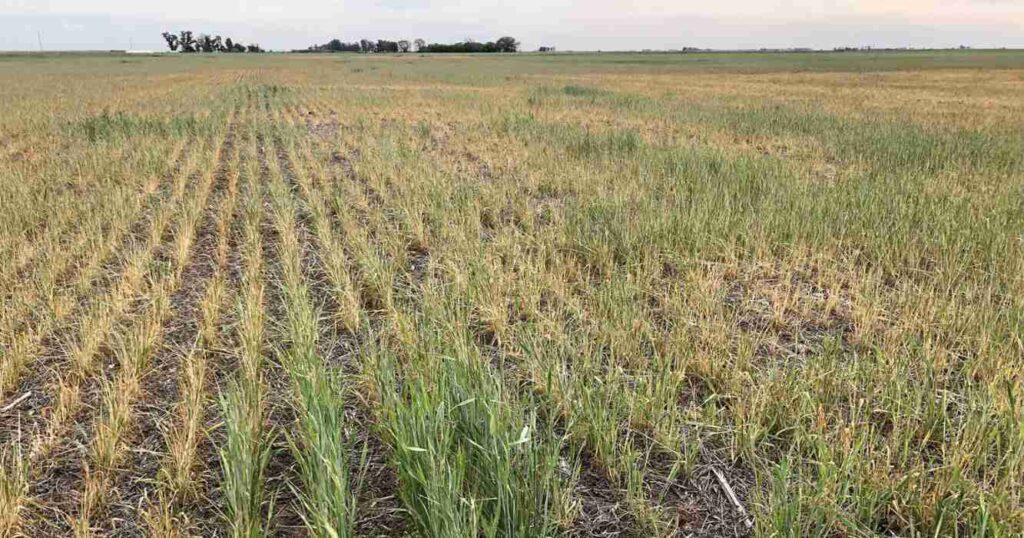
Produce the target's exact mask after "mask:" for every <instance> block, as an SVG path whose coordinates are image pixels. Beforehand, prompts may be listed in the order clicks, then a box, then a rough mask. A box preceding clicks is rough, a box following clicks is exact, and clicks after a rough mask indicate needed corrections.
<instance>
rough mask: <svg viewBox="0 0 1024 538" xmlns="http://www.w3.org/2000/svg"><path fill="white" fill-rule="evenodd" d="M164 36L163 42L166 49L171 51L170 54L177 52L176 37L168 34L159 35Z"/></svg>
mask: <svg viewBox="0 0 1024 538" xmlns="http://www.w3.org/2000/svg"><path fill="white" fill-rule="evenodd" d="M160 35H162V36H164V41H166V42H167V48H169V49H171V52H176V51H177V50H178V36H177V35H175V34H172V33H170V32H164V33H162V34H160Z"/></svg>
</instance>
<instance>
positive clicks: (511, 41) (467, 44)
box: [295, 37, 519, 53]
mask: <svg viewBox="0 0 1024 538" xmlns="http://www.w3.org/2000/svg"><path fill="white" fill-rule="evenodd" d="M518 51H519V42H518V41H516V39H515V38H514V37H502V38H501V39H499V40H497V41H489V42H487V43H479V42H476V41H473V40H472V39H467V40H466V41H463V42H461V43H454V44H440V43H431V44H429V45H428V44H427V42H426V41H424V40H422V39H417V40H415V41H411V42H410V41H407V40H404V39H402V40H399V41H389V40H387V39H378V40H376V41H373V40H370V39H361V40H359V41H353V42H352V43H345V42H344V41H341V40H340V39H332V40H330V41H328V42H327V43H324V44H323V45H313V46H311V47H309V48H308V49H306V50H300V51H295V52H363V53H388V52H391V53H405V52H468V53H471V52H518Z"/></svg>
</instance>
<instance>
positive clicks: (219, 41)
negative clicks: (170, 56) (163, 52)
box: [161, 30, 263, 52]
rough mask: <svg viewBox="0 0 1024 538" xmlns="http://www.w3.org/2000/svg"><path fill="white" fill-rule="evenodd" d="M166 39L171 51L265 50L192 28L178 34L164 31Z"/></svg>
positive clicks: (255, 45) (254, 45)
mask: <svg viewBox="0 0 1024 538" xmlns="http://www.w3.org/2000/svg"><path fill="white" fill-rule="evenodd" d="M161 35H163V37H164V41H166V42H167V48H168V49H170V50H171V52H177V51H179V50H180V51H181V52H263V49H262V48H260V46H259V45H257V44H255V43H254V44H251V45H243V44H242V43H238V42H235V41H232V40H231V38H230V37H229V38H226V39H224V38H221V36H219V35H216V36H211V35H208V34H199V35H194V34H193V33H192V32H191V31H190V30H182V31H181V32H178V33H177V34H173V33H171V32H164V33H163V34H161Z"/></svg>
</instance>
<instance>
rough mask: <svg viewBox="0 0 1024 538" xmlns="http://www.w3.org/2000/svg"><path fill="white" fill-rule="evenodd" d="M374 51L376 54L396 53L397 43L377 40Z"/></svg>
mask: <svg viewBox="0 0 1024 538" xmlns="http://www.w3.org/2000/svg"><path fill="white" fill-rule="evenodd" d="M374 50H375V51H376V52H398V43H396V42H394V41H388V40H387V39H378V40H377V45H376V46H375V49H374Z"/></svg>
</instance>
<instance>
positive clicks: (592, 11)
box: [0, 0, 1024, 50]
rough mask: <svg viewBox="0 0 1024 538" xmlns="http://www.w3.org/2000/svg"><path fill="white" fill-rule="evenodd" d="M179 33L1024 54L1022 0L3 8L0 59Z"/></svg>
mask: <svg viewBox="0 0 1024 538" xmlns="http://www.w3.org/2000/svg"><path fill="white" fill-rule="evenodd" d="M178 29H191V30H194V31H196V32H197V33H200V32H206V33H212V34H222V35H225V36H227V35H230V36H231V37H234V38H235V39H236V40H241V41H244V42H250V41H258V42H259V43H261V44H262V45H263V46H264V47H269V48H272V49H278V50H280V49H290V48H304V47H306V46H307V45H310V44H312V43H322V42H325V41H327V40H329V39H330V38H332V37H338V38H341V39H343V40H346V41H353V40H358V39H360V38H363V37H367V38H390V39H400V38H407V39H415V38H424V39H426V40H427V41H459V40H462V39H464V38H467V37H472V38H474V39H477V40H480V41H484V40H490V39H494V38H496V37H499V36H501V35H513V36H515V37H517V38H518V39H519V40H521V41H522V42H523V45H524V46H525V47H526V48H529V49H533V48H536V47H538V46H540V45H552V46H556V47H558V48H559V49H561V50H597V49H603V50H631V49H645V48H649V49H667V48H680V47H684V46H693V47H702V48H719V49H725V48H759V47H813V48H832V47H836V46H864V45H871V46H876V47H882V46H892V47H904V46H913V47H951V46H958V45H968V46H973V47H1004V46H1005V47H1024V0H710V1H708V0H702V1H688V0H516V1H504V0H476V1H471V0H360V1H356V0H333V1H332V0H167V1H164V2H152V1H146V0H87V1H83V0H0V50H38V48H39V42H38V41H39V38H40V37H41V41H42V44H43V47H44V48H45V49H48V50H67V49H126V48H136V49H158V48H162V47H163V41H162V40H161V38H160V32H161V31H163V30H178Z"/></svg>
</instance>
